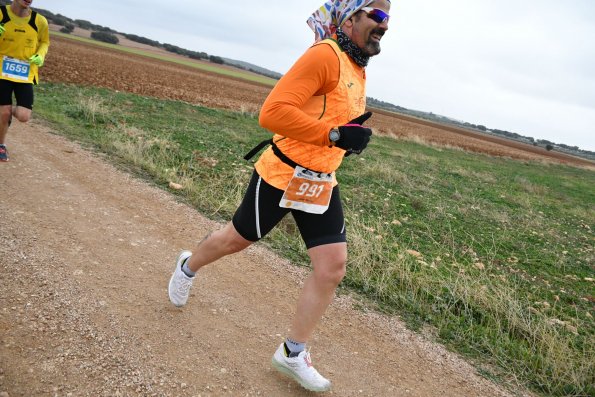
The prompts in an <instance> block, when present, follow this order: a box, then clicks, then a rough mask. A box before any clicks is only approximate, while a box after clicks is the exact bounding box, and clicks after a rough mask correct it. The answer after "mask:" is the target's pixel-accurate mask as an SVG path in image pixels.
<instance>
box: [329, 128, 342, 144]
mask: <svg viewBox="0 0 595 397" xmlns="http://www.w3.org/2000/svg"><path fill="white" fill-rule="evenodd" d="M328 138H329V139H330V140H331V142H333V143H336V142H337V141H338V140H339V138H341V133H340V132H339V130H337V129H332V130H330V132H329V133H328Z"/></svg>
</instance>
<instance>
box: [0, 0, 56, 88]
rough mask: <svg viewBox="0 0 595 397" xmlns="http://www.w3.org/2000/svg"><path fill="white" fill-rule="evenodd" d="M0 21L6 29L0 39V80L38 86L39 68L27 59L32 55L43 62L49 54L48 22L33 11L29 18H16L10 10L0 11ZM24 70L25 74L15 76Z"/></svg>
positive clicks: (0, 8)
mask: <svg viewBox="0 0 595 397" xmlns="http://www.w3.org/2000/svg"><path fill="white" fill-rule="evenodd" d="M0 18H1V21H0V22H3V24H4V29H5V31H4V34H2V36H0V57H1V60H0V61H1V62H2V74H1V75H0V79H4V80H10V81H14V82H17V83H33V84H37V83H38V82H39V76H38V67H37V65H35V64H33V63H29V58H31V56H33V55H35V54H39V55H41V56H42V57H44V58H45V56H46V54H47V52H48V48H49V46H50V33H49V27H48V21H47V19H46V18H45V17H44V16H43V15H41V14H39V13H37V12H35V11H33V10H31V14H30V15H28V16H26V17H19V16H17V15H15V14H14V13H13V12H12V10H11V9H10V6H2V7H0ZM27 64H29V65H28V67H27ZM15 67H16V71H15ZM21 67H22V69H21ZM25 68H26V73H24V74H22V73H21V74H19V73H17V72H20V71H24V70H25Z"/></svg>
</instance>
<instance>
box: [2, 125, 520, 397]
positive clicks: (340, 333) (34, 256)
mask: <svg viewBox="0 0 595 397" xmlns="http://www.w3.org/2000/svg"><path fill="white" fill-rule="evenodd" d="M8 138H9V142H8V143H9V150H10V155H11V161H10V162H8V163H3V164H0V184H1V186H2V193H1V199H0V214H1V221H0V396H2V397H6V396H10V397H14V396H54V395H57V396H118V395H121V396H149V395H155V396H246V395H261V396H305V395H311V393H308V392H305V391H304V390H302V389H301V388H299V387H298V386H297V385H296V384H294V383H293V382H291V381H289V380H288V379H286V378H284V377H282V376H281V375H278V374H277V373H276V372H273V370H272V369H271V368H270V365H269V363H270V357H271V355H272V353H273V352H274V350H275V348H276V347H277V345H278V344H279V343H280V341H281V340H282V338H283V337H284V336H285V335H286V333H287V326H288V324H289V322H290V316H291V313H292V311H293V307H294V302H295V299H296V296H297V293H298V290H299V287H300V283H301V280H303V278H304V274H305V271H306V269H298V268H295V267H293V266H292V265H291V264H289V263H287V261H285V260H282V259H280V258H278V257H276V256H275V255H274V254H272V253H271V252H269V251H267V250H266V249H265V248H263V247H260V246H255V247H252V248H250V249H248V250H247V251H246V252H244V253H242V254H237V255H235V256H232V257H229V258H227V259H224V260H221V261H219V262H217V263H215V264H213V265H211V266H210V267H207V268H205V269H204V270H203V271H201V272H200V273H199V274H198V280H197V282H196V283H195V287H194V290H193V293H192V295H191V297H190V302H189V304H188V305H187V306H186V307H184V308H182V309H177V308H175V307H173V306H172V305H171V304H170V303H169V300H168V297H167V282H168V280H169V276H170V273H171V270H172V266H173V263H174V259H175V257H176V255H177V253H178V251H179V250H180V249H182V248H189V247H191V246H192V245H193V244H194V243H195V242H197V241H198V240H199V239H201V238H202V236H204V235H205V233H207V232H208V231H209V230H210V229H212V228H215V227H218V225H217V224H215V223H214V222H212V221H209V220H207V219H205V218H204V217H202V216H201V215H200V214H198V213H197V212H195V211H194V210H193V209H192V208H190V207H188V206H186V205H184V204H181V203H179V202H177V201H176V199H175V198H174V197H173V196H171V195H169V194H168V193H167V192H164V191H161V190H159V189H158V188H156V187H153V186H150V185H149V184H147V183H145V182H143V181H140V180H137V179H135V178H133V177H131V176H129V175H127V174H125V173H123V172H121V171H119V170H117V169H115V168H114V167H112V166H110V165H109V164H107V163H106V162H105V161H104V160H103V159H102V158H100V157H99V156H97V155H94V154H90V153H88V152H86V151H85V150H83V149H81V148H80V147H78V146H77V145H76V144H74V143H71V142H69V141H67V140H65V139H63V138H61V137H59V136H56V135H53V134H51V133H49V130H48V129H47V128H46V127H44V126H43V125H41V124H39V123H37V122H33V123H31V124H28V125H23V124H20V123H18V122H15V123H13V126H12V127H11V133H10V134H9V137H8ZM311 347H312V355H313V358H314V360H315V361H314V363H315V365H317V367H318V368H319V370H320V371H321V372H322V373H323V374H326V375H327V376H329V377H330V378H331V379H332V381H333V383H334V387H333V391H332V392H330V393H328V394H329V395H336V396H374V397H378V396H411V397H413V396H441V397H448V396H489V397H494V396H507V395H508V394H507V393H505V392H504V391H502V390H501V389H499V388H498V387H496V386H494V385H493V384H491V383H490V382H489V381H487V380H485V379H483V378H481V377H479V376H478V375H476V373H475V371H474V370H473V369H472V368H471V367H470V366H469V365H467V364H466V363H464V362H463V361H462V360H460V359H459V358H457V357H456V356H454V355H453V354H451V353H448V352H446V351H445V350H444V349H443V348H442V347H440V346H439V345H436V344H433V343H430V342H427V341H425V340H424V339H423V338H422V337H420V336H418V335H416V334H413V333H411V332H409V331H407V330H406V329H404V327H403V326H402V324H401V323H400V322H399V321H398V320H396V319H388V318H386V317H383V316H380V315H376V314H373V313H370V312H369V311H365V310H361V309H355V308H354V301H353V300H352V299H351V298H349V297H347V296H341V297H340V298H338V299H337V300H336V302H335V303H334V304H333V305H332V307H331V308H330V309H329V311H328V313H327V316H326V317H325V318H324V320H323V322H322V324H321V325H320V327H319V330H318V332H317V333H316V335H315V338H314V340H313V341H312V343H311Z"/></svg>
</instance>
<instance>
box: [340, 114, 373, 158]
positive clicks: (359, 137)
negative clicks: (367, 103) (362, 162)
mask: <svg viewBox="0 0 595 397" xmlns="http://www.w3.org/2000/svg"><path fill="white" fill-rule="evenodd" d="M371 116H372V112H367V113H364V114H362V115H361V116H359V117H357V118H355V119H353V120H351V121H350V122H349V123H347V124H345V125H342V126H340V127H339V133H340V136H339V139H338V140H337V142H335V146H337V147H340V148H341V149H344V150H346V151H347V155H349V154H351V153H355V154H360V153H361V152H362V151H363V150H364V149H365V148H366V146H368V142H370V137H371V136H372V130H371V129H369V128H366V127H363V126H362V124H364V122H365V121H366V120H368V119H369V118H370V117H371Z"/></svg>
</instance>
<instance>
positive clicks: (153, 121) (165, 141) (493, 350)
mask: <svg viewBox="0 0 595 397" xmlns="http://www.w3.org/2000/svg"><path fill="white" fill-rule="evenodd" d="M36 95H37V96H36V108H35V111H36V115H38V116H40V117H42V118H44V119H45V120H47V121H49V122H50V124H51V125H52V126H53V128H54V130H55V131H56V132H57V133H60V134H63V135H65V136H68V137H70V138H71V139H74V140H77V141H79V142H81V143H82V144H83V145H87V146H89V147H92V148H95V149H96V150H100V151H102V152H104V153H106V154H107V155H108V157H109V158H111V159H112V160H113V161H115V162H117V163H119V164H120V165H122V166H125V167H126V168H127V169H129V170H130V171H132V172H135V173H136V174H138V175H141V176H143V177H145V178H149V179H150V180H152V181H154V182H155V183H156V184H158V185H160V186H163V187H164V188H167V186H168V184H169V182H174V183H178V184H180V185H182V186H183V189H182V190H179V191H175V193H176V194H179V195H180V196H181V197H183V198H184V199H185V200H187V201H188V202H190V203H192V205H194V206H195V207H196V208H197V209H198V210H199V211H201V212H202V213H205V214H206V215H208V216H210V217H212V218H214V219H218V220H229V218H230V217H231V215H232V214H233V212H234V210H235V209H236V207H237V205H238V204H239V202H240V200H241V198H242V194H243V191H244V188H245V186H246V184H247V182H248V180H249V177H250V174H251V169H252V167H251V165H250V164H249V163H247V162H245V161H244V160H243V159H242V156H243V155H244V154H245V153H246V152H247V151H248V150H249V149H251V148H252V147H253V146H254V145H255V144H256V143H258V142H259V141H261V140H263V139H265V138H267V137H269V136H270V134H269V133H268V132H267V131H265V130H263V129H262V128H260V127H259V125H258V120H257V117H256V115H255V114H251V113H243V112H231V111H222V110H213V109H208V108H203V107H199V106H192V105H189V104H186V103H182V102H174V101H163V100H157V99H152V98H146V97H139V96H135V95H131V94H126V93H117V92H114V91H109V90H105V89H98V88H91V87H85V88H81V87H74V86H67V85H59V84H43V85H40V86H39V87H38V89H37V91H36ZM338 179H339V181H340V182H341V187H342V195H343V198H344V207H345V213H346V222H347V225H348V237H349V243H350V247H349V252H350V257H349V264H348V273H347V276H346V278H345V280H344V282H343V285H344V287H346V288H349V289H350V290H354V291H357V292H358V293H359V294H361V296H363V297H365V298H366V299H369V300H370V301H372V302H375V303H376V305H377V307H378V308H379V309H380V310H383V311H385V312H388V313H399V314H400V315H401V316H403V317H404V318H405V319H406V321H408V324H409V325H410V326H411V327H413V328H416V327H421V326H428V325H430V326H431V327H432V328H433V329H434V330H435V334H436V335H437V337H438V338H439V339H440V340H441V341H442V342H444V343H445V344H446V345H447V346H449V347H451V348H452V349H455V350H457V351H458V352H460V353H463V354H465V355H467V356H468V357H471V358H473V359H475V360H476V362H478V363H479V364H477V365H478V367H479V369H480V371H481V372H482V373H484V374H486V375H487V376H490V377H496V378H498V379H500V380H501V381H503V382H505V383H507V382H508V383H510V384H514V383H515V382H518V383H520V384H522V385H524V386H527V387H529V388H531V389H532V390H535V391H537V392H539V393H541V394H543V395H554V396H567V395H574V396H587V395H594V393H595V389H594V386H593V385H594V384H595V382H594V378H593V374H595V368H594V365H595V344H594V341H595V322H594V320H593V315H594V314H595V313H594V301H595V292H594V291H595V288H594V281H593V279H594V278H595V275H594V273H595V268H594V265H593V264H594V263H595V258H594V252H593V245H594V244H593V242H594V241H595V238H594V235H593V228H594V227H595V211H594V210H595V208H594V206H595V188H594V186H595V173H594V172H592V171H588V170H584V169H579V168H573V167H568V166H562V165H552V164H543V163H532V162H518V161H512V160H510V159H503V158H495V157H489V156H485V155H480V154H473V153H466V152H462V151H459V150H450V149H441V148H436V147H428V146H423V145H420V144H417V143H413V142H403V141H396V140H393V139H389V138H382V137H375V138H374V139H373V140H372V142H371V144H370V147H369V148H368V150H366V152H365V153H364V154H363V155H361V156H351V157H349V158H347V159H346V160H345V161H344V164H343V166H342V168H341V170H340V171H339V173H338ZM265 243H266V244H268V245H270V246H271V247H272V248H273V249H276V250H277V251H278V252H279V253H280V254H281V255H285V256H287V257H289V258H290V259H291V260H293V261H294V262H295V263H297V264H300V265H307V263H308V259H307V255H306V251H305V249H304V247H303V244H302V242H301V240H300V239H299V234H298V232H297V230H296V228H295V226H294V224H293V222H292V221H290V220H287V221H285V220H284V221H283V222H282V223H281V225H280V226H279V227H278V228H276V229H275V230H274V232H272V233H271V235H270V236H268V237H267V238H266V239H265Z"/></svg>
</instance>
